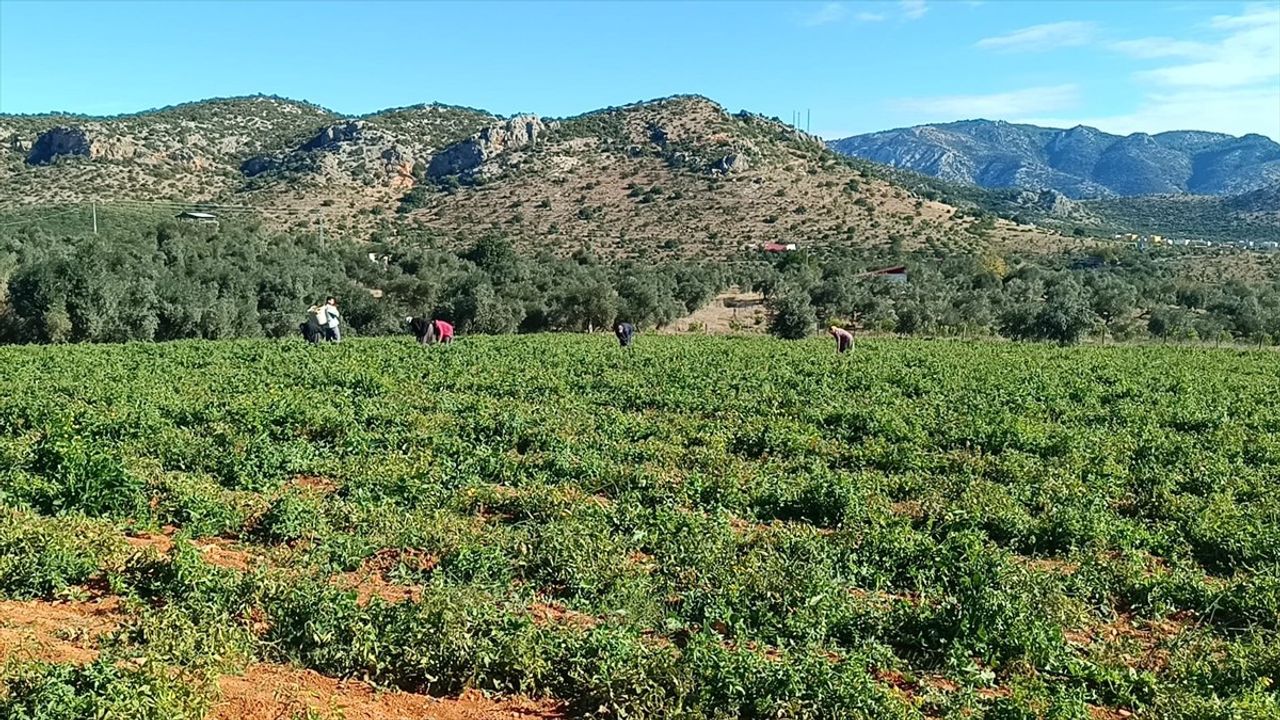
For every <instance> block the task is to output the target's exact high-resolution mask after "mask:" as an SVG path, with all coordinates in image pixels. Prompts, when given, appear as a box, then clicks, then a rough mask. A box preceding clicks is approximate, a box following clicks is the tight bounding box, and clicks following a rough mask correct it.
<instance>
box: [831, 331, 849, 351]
mask: <svg viewBox="0 0 1280 720" xmlns="http://www.w3.org/2000/svg"><path fill="white" fill-rule="evenodd" d="M831 337H833V338H835V339H836V352H838V353H844V352H848V351H850V350H852V349H853V333H851V332H849V331H848V330H845V329H844V328H840V327H836V326H835V325H832V326H831Z"/></svg>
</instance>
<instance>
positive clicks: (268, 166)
mask: <svg viewBox="0 0 1280 720" xmlns="http://www.w3.org/2000/svg"><path fill="white" fill-rule="evenodd" d="M278 167H280V161H279V160H278V159H276V158H274V157H271V156H270V155H256V156H254V157H251V158H249V159H248V160H245V161H244V162H242V163H240V172H242V173H244V176H245V177H254V176H255V175H261V174H263V173H266V172H270V171H272V170H275V169H276V168H278Z"/></svg>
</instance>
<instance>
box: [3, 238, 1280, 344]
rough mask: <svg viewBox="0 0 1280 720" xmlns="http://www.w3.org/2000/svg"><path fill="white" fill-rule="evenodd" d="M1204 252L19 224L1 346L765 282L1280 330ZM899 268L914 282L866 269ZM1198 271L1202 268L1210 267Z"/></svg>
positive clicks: (649, 296) (1166, 328) (995, 320)
mask: <svg viewBox="0 0 1280 720" xmlns="http://www.w3.org/2000/svg"><path fill="white" fill-rule="evenodd" d="M1199 262H1201V259H1199V258H1197V257H1196V256H1194V255H1191V254H1188V253H1181V254H1179V253H1177V252H1175V251H1171V250H1167V251H1163V253H1152V252H1150V251H1148V252H1142V251H1138V250H1136V249H1121V248H1111V247H1104V248H1099V249H1094V250H1091V251H1087V252H1076V253H1066V254H1056V255H1046V254H1033V253H1023V254H1018V253H1013V254H1003V255H1002V254H996V253H994V252H974V253H970V254H945V253H942V252H930V251H907V252H904V251H902V250H901V249H899V248H897V247H890V248H870V249H867V248H864V249H851V248H815V249H812V250H810V251H800V252H792V253H784V254H779V255H767V254H760V253H748V254H746V255H744V256H743V257H741V258H738V259H737V260H735V261H734V262H730V263H714V264H712V263H693V262H687V261H685V262H675V261H645V262H641V261H617V260H605V259H602V258H599V257H597V256H596V255H594V254H593V253H592V251H591V250H590V248H587V247H583V248H580V249H578V250H577V251H576V252H574V253H572V254H571V255H569V256H568V257H564V256H557V255H554V254H552V253H550V252H539V253H532V254H530V253H520V252H517V251H516V249H515V248H514V247H513V246H512V244H511V243H510V242H509V241H508V240H507V239H505V238H503V237H500V236H496V235H495V236H491V237H486V238H483V239H481V240H480V241H478V242H476V243H475V244H474V245H472V246H470V247H466V248H462V249H458V248H454V247H451V246H450V245H448V244H447V243H445V242H443V241H441V240H440V239H439V238H435V237H432V236H427V235H422V236H416V235H410V236H398V237H394V238H381V239H375V241H374V242H371V243H367V244H362V245H357V244H355V243H352V242H350V241H346V240H333V239H330V240H329V241H325V240H323V239H322V238H320V237H317V236H315V235H311V234H305V233H304V234H292V235H282V234H278V233H274V232H271V231H268V230H267V229H265V228H264V227H262V226H261V225H260V224H259V223H257V222H254V221H250V222H235V221H231V222H224V223H221V224H219V225H203V224H191V223H184V222H179V221H176V220H173V219H170V218H164V219H159V220H157V219H155V218H154V217H149V218H144V219H138V220H136V221H134V222H117V223H113V225H112V229H111V230H109V231H105V232H103V234H101V235H92V234H85V233H82V232H81V233H72V232H56V231H48V230H42V229H40V228H39V227H36V226H23V227H20V228H17V229H11V230H8V231H6V233H5V234H3V235H0V341H3V342H35V343H49V342H125V341H159V340H176V339H183V338H205V339H228V338H256V337H284V336H289V335H293V334H296V333H297V332H298V326H299V323H301V322H302V320H303V317H304V312H305V309H306V308H307V307H308V306H309V305H311V304H313V303H316V302H318V301H321V300H322V299H323V298H324V297H326V296H330V295H333V296H336V297H338V298H339V303H340V306H341V308H342V312H343V316H344V319H345V325H346V328H345V329H346V330H348V331H349V332H354V334H357V335H384V334H395V333H402V332H405V322H404V319H405V317H406V316H410V315H413V316H432V317H438V318H442V319H445V320H449V321H450V322H452V323H453V324H454V325H455V326H457V328H458V329H459V331H460V332H462V333H487V334H501V333H513V332H542V331H583V330H591V329H596V328H603V327H609V326H611V325H612V324H613V323H614V322H615V321H629V322H633V323H635V324H637V325H638V326H640V327H642V328H644V327H655V326H662V325H666V324H669V323H671V322H673V321H675V320H676V319H679V318H682V317H685V316H687V315H688V314H689V313H691V312H693V311H694V310H697V309H698V308H700V307H702V306H704V305H705V304H706V303H708V302H709V301H710V300H711V299H712V298H714V297H715V295H716V294H717V293H718V292H719V291H721V290H722V289H724V288H726V287H729V286H738V287H741V288H751V289H754V290H756V291H758V292H760V293H762V294H763V295H764V296H765V298H766V305H767V309H768V315H767V316H768V325H767V327H768V330H769V331H770V332H771V333H772V334H774V335H776V336H778V337H782V338H801V337H806V336H809V335H812V334H814V333H815V332H819V331H820V330H821V329H822V328H824V327H825V326H826V325H828V324H840V325H844V326H850V327H855V328H857V329H860V330H864V331H874V332H882V333H898V334H903V335H954V336H962V337H982V336H999V337H1005V338H1010V339H1016V340H1044V341H1053V342H1059V343H1064V344H1066V343H1075V342H1079V341H1081V340H1084V339H1087V338H1099V339H1115V340H1130V339H1143V338H1157V339H1169V340H1201V341H1210V342H1220V341H1248V342H1258V343H1268V344H1269V343H1273V342H1274V341H1275V339H1276V338H1280V282H1278V280H1277V278H1280V273H1277V268H1276V263H1275V261H1274V260H1272V261H1270V263H1269V265H1268V264H1267V263H1265V262H1264V263H1260V266H1261V267H1262V269H1263V270H1264V272H1263V273H1262V274H1261V275H1260V276H1259V277H1257V278H1255V279H1252V280H1246V279H1242V278H1227V279H1225V280H1198V279H1195V274H1194V273H1191V272H1188V269H1194V268H1195V267H1197V265H1196V264H1197V263H1199ZM896 264H905V265H906V266H907V268H908V278H909V279H908V281H907V282H905V283H895V282H891V281H889V280H887V279H885V278H883V277H879V276H875V275H869V274H868V271H869V270H873V269H875V268H883V267H885V266H888V265H896ZM1201 267H1203V266H1201Z"/></svg>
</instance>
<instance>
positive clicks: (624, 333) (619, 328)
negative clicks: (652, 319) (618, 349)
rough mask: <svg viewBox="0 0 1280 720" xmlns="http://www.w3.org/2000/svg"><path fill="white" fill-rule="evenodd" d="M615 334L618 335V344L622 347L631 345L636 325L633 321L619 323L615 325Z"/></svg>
mask: <svg viewBox="0 0 1280 720" xmlns="http://www.w3.org/2000/svg"><path fill="white" fill-rule="evenodd" d="M613 334H614V335H616V336H618V344H619V345H621V346H622V347H631V338H633V337H635V334H636V326H635V325H632V324H631V323H626V322H624V323H618V324H617V325H614V326H613Z"/></svg>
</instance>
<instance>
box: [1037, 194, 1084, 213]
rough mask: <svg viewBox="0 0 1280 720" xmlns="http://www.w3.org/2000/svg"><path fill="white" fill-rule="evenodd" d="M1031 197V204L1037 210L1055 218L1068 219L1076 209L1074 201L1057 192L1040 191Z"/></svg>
mask: <svg viewBox="0 0 1280 720" xmlns="http://www.w3.org/2000/svg"><path fill="white" fill-rule="evenodd" d="M1032 197H1033V198H1034V199H1033V200H1032V204H1034V205H1035V207H1036V208H1037V209H1039V210H1041V211H1042V212H1045V213H1048V214H1049V215H1053V216H1055V217H1069V216H1071V215H1074V214H1075V213H1076V211H1077V209H1078V208H1077V206H1076V203H1075V202H1074V201H1072V200H1071V199H1070V198H1068V197H1067V196H1066V195H1063V194H1062V193H1060V192H1058V191H1057V190H1041V191H1040V194H1039V195H1033V196H1032Z"/></svg>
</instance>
